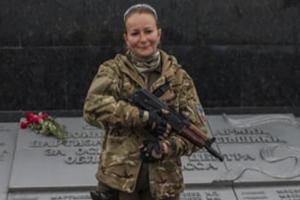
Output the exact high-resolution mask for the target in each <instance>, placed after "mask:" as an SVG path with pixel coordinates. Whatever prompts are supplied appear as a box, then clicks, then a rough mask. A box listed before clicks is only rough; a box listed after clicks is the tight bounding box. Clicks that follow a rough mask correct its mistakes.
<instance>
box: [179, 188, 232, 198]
mask: <svg viewBox="0 0 300 200" xmlns="http://www.w3.org/2000/svg"><path fill="white" fill-rule="evenodd" d="M180 200H237V199H236V198H235V196H234V193H233V191H232V188H231V187H202V188H187V189H185V191H184V192H183V193H182V194H181V195H180Z"/></svg>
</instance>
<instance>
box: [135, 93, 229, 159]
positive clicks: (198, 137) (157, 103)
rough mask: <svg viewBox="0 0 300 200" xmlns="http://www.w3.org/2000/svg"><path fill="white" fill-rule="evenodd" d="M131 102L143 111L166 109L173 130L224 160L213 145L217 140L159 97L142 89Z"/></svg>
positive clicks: (167, 118)
mask: <svg viewBox="0 0 300 200" xmlns="http://www.w3.org/2000/svg"><path fill="white" fill-rule="evenodd" d="M131 102H132V103H133V104H135V105H136V106H137V107H139V108H140V109H143V110H147V111H150V110H153V109H160V110H161V109H165V110H167V111H168V113H169V114H167V115H165V119H166V120H167V122H168V123H169V124H170V125H171V126H172V128H173V129H174V130H175V131H176V132H177V133H178V134H180V135H181V136H182V137H184V138H186V139H187V140H188V141H190V142H191V143H192V144H194V145H196V146H198V147H204V148H205V149H206V150H207V151H208V152H209V153H210V154H211V155H213V156H214V157H216V158H217V159H219V160H220V161H223V160H224V157H223V156H222V155H221V154H220V153H218V152H217V151H216V150H215V149H214V148H213V147H212V146H211V145H212V144H213V143H214V142H215V138H209V137H208V136H207V135H206V134H205V133H203V131H202V130H201V129H199V128H198V127H197V126H195V125H194V124H192V123H191V122H189V120H188V119H187V118H186V117H184V116H183V115H181V114H179V113H178V112H176V111H175V110H174V109H172V108H169V106H168V105H166V104H165V103H163V102H162V101H161V100H160V99H159V98H158V97H156V96H155V95H153V94H152V93H150V92H149V91H148V90H145V89H140V90H138V91H136V92H135V93H134V95H133V97H132V99H131Z"/></svg>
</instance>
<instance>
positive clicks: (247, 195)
mask: <svg viewBox="0 0 300 200" xmlns="http://www.w3.org/2000/svg"><path fill="white" fill-rule="evenodd" d="M241 195H242V198H243V199H245V200H246V199H262V200H264V199H269V198H268V196H267V195H266V193H265V192H264V191H244V192H242V193H241Z"/></svg>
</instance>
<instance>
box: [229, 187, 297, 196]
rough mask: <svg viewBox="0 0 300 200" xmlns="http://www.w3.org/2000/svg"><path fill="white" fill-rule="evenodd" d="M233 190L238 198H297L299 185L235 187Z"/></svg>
mask: <svg viewBox="0 0 300 200" xmlns="http://www.w3.org/2000/svg"><path fill="white" fill-rule="evenodd" d="M235 192H236V194H237V196H238V199H239V200H249V199H261V200H299V199H300V185H298V186H283V185H282V186H264V187H237V188H235Z"/></svg>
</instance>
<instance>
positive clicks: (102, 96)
mask: <svg viewBox="0 0 300 200" xmlns="http://www.w3.org/2000/svg"><path fill="white" fill-rule="evenodd" d="M160 52H161V59H162V68H161V74H160V76H159V77H158V79H157V80H156V81H155V82H154V83H153V84H151V85H149V84H147V83H146V82H145V80H144V79H143V76H141V75H140V73H139V72H138V71H137V70H136V68H135V67H134V66H133V65H132V64H131V63H130V61H129V60H128V59H127V57H126V56H125V55H121V54H118V55H116V57H115V58H114V59H111V60H108V61H106V62H104V63H103V64H102V65H100V67H99V70H98V72H97V74H96V76H95V77H94V79H93V81H92V83H91V86H90V88H89V90H88V94H87V97H86V99H85V103H84V111H83V112H84V113H83V115H84V118H85V120H86V121H87V122H88V123H90V124H92V125H94V126H99V127H101V125H104V127H105V136H104V141H103V145H102V151H101V154H100V163H99V167H98V171H97V175H96V177H97V179H98V180H100V181H102V182H103V183H106V184H107V185H109V186H110V187H112V188H115V189H117V190H121V191H125V192H133V191H134V189H135V186H136V181H137V177H138V174H139V170H140V167H141V164H142V160H141V159H140V153H139V146H140V145H141V144H142V142H143V140H144V139H145V137H146V136H147V135H149V134H150V133H149V132H148V131H147V130H146V128H144V122H142V120H141V119H140V116H139V110H138V108H136V107H135V106H133V105H131V104H130V103H128V101H126V99H129V98H130V97H131V96H132V94H133V93H134V92H135V90H137V89H139V88H146V89H148V90H150V91H154V90H155V89H156V88H158V87H160V86H161V85H163V84H164V83H166V81H169V82H170V88H169V89H168V90H167V91H166V92H165V94H163V95H162V96H161V97H160V99H161V100H163V101H164V102H165V103H167V104H168V105H172V106H173V107H175V108H176V109H177V111H179V112H181V113H182V114H184V115H185V116H187V117H188V118H189V119H190V120H191V121H192V122H193V123H194V124H196V125H197V126H198V127H200V128H201V129H202V130H203V131H205V132H206V133H207V125H206V122H205V120H203V118H202V117H201V116H202V115H201V114H202V113H201V110H200V108H201V105H200V101H199V98H198V95H197V92H196V89H195V87H194V83H193V81H192V79H191V78H190V76H189V75H188V74H187V73H186V72H185V71H184V70H183V69H182V68H181V66H180V65H179V64H178V63H177V61H176V59H175V58H174V57H173V56H170V55H168V54H166V53H165V52H164V51H161V50H160ZM168 140H169V141H171V143H172V144H175V145H172V146H173V147H175V148H172V151H171V153H170V155H168V156H167V157H165V159H164V160H162V161H158V162H156V163H151V164H150V165H149V180H150V190H151V193H152V194H153V195H154V196H155V197H156V198H157V199H161V198H165V197H168V196H174V195H175V194H178V193H179V192H181V191H182V190H183V188H184V184H183V176H182V171H181V161H180V156H182V155H187V154H191V153H192V152H194V151H195V150H197V148H196V147H195V146H194V145H192V144H191V143H190V142H188V141H187V140H185V139H184V138H182V137H181V136H178V135H176V133H173V134H171V136H170V138H168Z"/></svg>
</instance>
